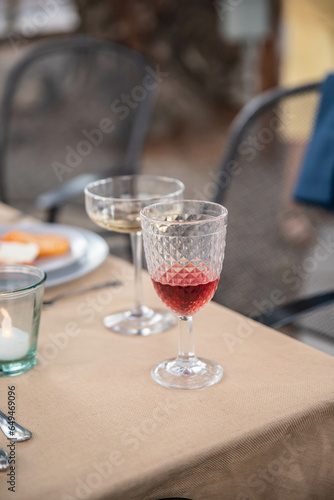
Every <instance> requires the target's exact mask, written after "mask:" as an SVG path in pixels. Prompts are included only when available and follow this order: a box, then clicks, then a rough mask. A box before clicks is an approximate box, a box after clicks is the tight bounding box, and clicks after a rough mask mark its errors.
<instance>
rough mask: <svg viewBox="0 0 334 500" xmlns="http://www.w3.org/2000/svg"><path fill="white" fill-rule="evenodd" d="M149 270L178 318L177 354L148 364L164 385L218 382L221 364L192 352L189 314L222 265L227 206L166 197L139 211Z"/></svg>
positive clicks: (206, 296)
mask: <svg viewBox="0 0 334 500" xmlns="http://www.w3.org/2000/svg"><path fill="white" fill-rule="evenodd" d="M140 215H141V220H142V228H143V236H144V249H145V255H146V261H147V266H148V271H149V273H150V277H151V279H152V283H153V286H154V288H155V291H156V292H157V294H158V296H159V297H160V299H161V300H162V302H164V303H165V304H166V305H167V306H168V307H169V309H171V310H172V311H173V312H174V313H176V315H177V316H178V318H179V354H178V357H177V358H176V359H168V360H167V361H163V362H162V363H160V364H158V365H157V366H156V367H155V368H153V370H152V377H153V379H154V380H155V381H156V382H158V383H159V384H161V385H163V386H165V387H171V388H175V389H199V388H201V387H206V386H208V385H212V384H214V383H216V382H218V381H219V380H220V379H221V377H222V375H223V369H222V368H221V366H219V365H217V364H215V363H213V362H212V361H209V360H207V359H202V358H197V357H196V356H195V351H194V343H193V336H192V321H193V320H192V317H193V315H194V314H195V313H196V312H197V311H199V310H200V309H202V308H203V307H204V306H205V305H206V304H207V303H208V302H209V301H210V300H211V298H212V297H213V295H214V293H215V291H216V288H217V285H218V281H219V277H220V273H221V270H222V265H223V259H224V250H225V240H226V225H227V210H226V208H225V207H223V206H221V205H218V204H217V203H211V202H206V201H182V200H181V201H170V202H169V201H166V202H164V201H163V202H161V203H157V204H153V205H150V206H147V207H146V208H144V209H143V210H142V211H141V213H140Z"/></svg>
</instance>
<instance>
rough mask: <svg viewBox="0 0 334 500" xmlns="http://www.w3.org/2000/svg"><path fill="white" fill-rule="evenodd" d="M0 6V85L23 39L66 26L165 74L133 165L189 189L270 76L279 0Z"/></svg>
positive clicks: (61, 32) (272, 81) (25, 1)
mask: <svg viewBox="0 0 334 500" xmlns="http://www.w3.org/2000/svg"><path fill="white" fill-rule="evenodd" d="M0 9H1V11H0V23H1V24H0V37H1V45H0V89H1V88H3V82H4V79H5V77H6V75H7V73H8V71H9V69H10V68H11V66H13V64H15V62H16V60H17V59H18V58H20V57H22V55H23V54H24V53H25V51H27V50H28V49H29V47H30V46H31V44H33V43H35V42H36V41H40V40H47V39H48V38H51V39H54V38H55V37H64V36H65V35H71V34H74V33H83V34H89V35H93V36H99V37H103V38H106V39H109V40H112V41H115V42H117V43H119V44H122V45H125V46H126V47H129V48H131V49H134V50H135V51H138V52H139V53H141V54H143V55H145V56H146V57H147V58H148V59H149V60H151V61H152V63H153V66H154V67H156V65H159V68H160V70H161V71H162V72H164V73H168V77H164V78H163V81H162V82H161V85H159V92H158V99H157V102H156V106H155V110H154V115H153V118H152V121H151V123H150V127H149V132H148V135H147V139H146V142H145V148H144V153H143V159H142V165H143V170H144V171H145V172H154V173H158V172H159V173H166V169H167V171H168V175H171V176H176V177H179V178H180V179H181V180H183V181H187V187H188V189H189V190H190V191H193V190H194V189H196V188H197V190H200V189H201V187H202V186H203V178H205V177H206V175H207V174H208V172H209V171H210V170H214V171H215V170H216V169H217V167H218V164H219V160H220V157H221V155H222V152H223V148H224V141H225V139H226V131H227V128H228V126H229V124H230V123H231V120H232V119H233V117H234V116H235V114H236V112H237V111H238V110H239V109H240V107H241V106H242V105H243V104H244V103H246V102H247V101H248V100H249V99H250V98H251V97H252V96H254V95H256V94H257V93H259V92H260V91H262V90H265V89H268V88H270V87H273V86H275V85H277V83H278V60H279V44H280V36H279V33H278V28H279V20H280V5H279V1H278V0H277V1H276V0H247V1H240V0H230V1H229V2H228V1H226V2H225V1H221V2H219V1H218V0H217V1H211V0H194V1H192V2H178V1H176V0H162V1H157V2H150V1H148V0H147V1H145V0H124V1H123V0H122V1H119V0H95V1H94V0H2V2H1V4H0ZM26 92H27V89H26ZM189 173H191V176H190V177H189Z"/></svg>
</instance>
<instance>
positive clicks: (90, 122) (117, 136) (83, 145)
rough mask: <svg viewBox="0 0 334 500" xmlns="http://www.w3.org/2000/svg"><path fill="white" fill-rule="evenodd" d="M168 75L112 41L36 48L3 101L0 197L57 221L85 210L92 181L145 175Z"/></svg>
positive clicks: (77, 39) (16, 70)
mask: <svg viewBox="0 0 334 500" xmlns="http://www.w3.org/2000/svg"><path fill="white" fill-rule="evenodd" d="M160 78H161V77H160V76H158V75H157V74H156V72H155V71H154V69H153V68H152V66H151V64H150V63H149V61H148V60H146V58H144V57H143V56H141V55H140V54H137V53H135V52H133V51H131V50H129V49H127V48H125V47H122V46H119V45H117V44H115V43H112V42H109V41H107V40H100V39H96V38H92V37H88V36H73V37H71V38H66V39H55V40H52V41H47V42H42V43H38V44H37V45H35V46H34V47H32V48H31V49H30V50H29V51H28V52H27V53H25V55H24V56H23V58H22V59H21V60H20V61H19V62H18V63H16V64H15V66H14V67H13V69H12V70H11V72H10V74H9V75H8V78H7V80H6V85H5V89H4V94H3V99H2V103H1V108H0V200H1V201H4V202H6V203H10V204H11V205H13V206H17V207H18V208H21V209H23V210H25V211H28V212H33V213H34V214H36V212H35V209H36V207H37V208H38V209H39V210H44V211H47V212H48V220H49V221H55V219H56V216H57V214H58V211H59V209H60V208H61V207H63V206H65V205H67V204H69V203H70V205H69V206H70V209H71V214H74V213H75V211H76V210H79V209H80V207H81V208H82V207H83V188H84V186H85V185H86V184H87V183H88V182H89V181H91V180H94V179H97V178H102V177H103V176H110V175H118V174H132V173H135V172H137V171H138V168H139V158H140V154H141V151H142V146H143V141H144V138H145V134H146V132H147V128H148V125H149V122H150V118H151V112H152V107H153V102H154V96H155V91H156V89H157V87H158V85H159V81H160ZM78 197H80V202H78V201H77V199H78ZM74 200H75V201H74ZM37 213H38V212H37Z"/></svg>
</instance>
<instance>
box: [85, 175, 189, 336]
mask: <svg viewBox="0 0 334 500" xmlns="http://www.w3.org/2000/svg"><path fill="white" fill-rule="evenodd" d="M183 191H184V184H183V183H182V182H181V181H179V180H177V179H172V178H169V177H157V176H150V175H124V176H116V177H110V178H109V179H102V180H99V181H96V182H92V183H90V184H88V185H87V186H86V188H85V202H86V211H87V213H88V215H89V217H90V218H91V219H92V221H93V222H95V223H96V224H97V225H99V226H101V227H103V228H104V229H108V230H110V231H117V232H120V233H130V236H131V246H132V253H133V260H134V266H135V302H134V304H133V307H132V309H131V310H130V311H124V312H119V313H116V314H111V315H109V316H106V317H105V318H104V324H105V326H106V327H107V328H109V329H110V330H113V331H114V332H117V333H122V334H126V335H150V334H152V333H159V332H162V331H164V330H167V329H168V328H171V327H172V326H174V325H175V322H176V320H175V316H174V315H173V314H171V313H170V312H169V311H154V310H152V309H150V308H149V307H147V306H146V305H144V301H143V290H142V281H141V269H142V232H141V223H140V215H139V213H140V210H141V209H142V208H144V207H146V206H147V205H149V204H150V203H155V202H157V201H159V200H164V199H166V200H177V199H179V198H181V197H182V194H183Z"/></svg>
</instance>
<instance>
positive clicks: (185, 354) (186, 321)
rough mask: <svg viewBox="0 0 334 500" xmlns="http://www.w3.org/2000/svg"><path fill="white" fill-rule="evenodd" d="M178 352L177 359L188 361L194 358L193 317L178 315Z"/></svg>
mask: <svg viewBox="0 0 334 500" xmlns="http://www.w3.org/2000/svg"><path fill="white" fill-rule="evenodd" d="M178 318H179V354H178V359H180V360H182V361H188V360H190V359H194V358H195V348H194V336H193V318H192V316H179V317H178Z"/></svg>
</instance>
